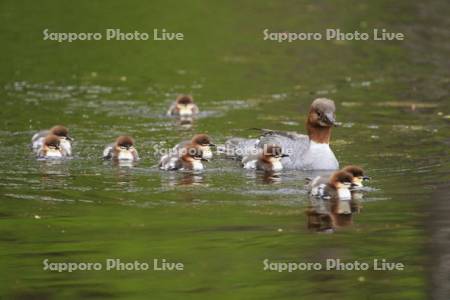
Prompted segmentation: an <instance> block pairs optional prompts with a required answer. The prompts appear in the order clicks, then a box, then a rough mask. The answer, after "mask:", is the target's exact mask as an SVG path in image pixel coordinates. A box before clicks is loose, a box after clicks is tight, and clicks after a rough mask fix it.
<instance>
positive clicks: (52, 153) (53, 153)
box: [45, 149, 62, 158]
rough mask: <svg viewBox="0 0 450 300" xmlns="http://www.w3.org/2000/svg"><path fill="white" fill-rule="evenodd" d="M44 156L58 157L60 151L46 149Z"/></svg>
mask: <svg viewBox="0 0 450 300" xmlns="http://www.w3.org/2000/svg"><path fill="white" fill-rule="evenodd" d="M45 157H47V158H60V157H62V153H61V151H60V150H56V149H48V150H47V152H46V153H45Z"/></svg>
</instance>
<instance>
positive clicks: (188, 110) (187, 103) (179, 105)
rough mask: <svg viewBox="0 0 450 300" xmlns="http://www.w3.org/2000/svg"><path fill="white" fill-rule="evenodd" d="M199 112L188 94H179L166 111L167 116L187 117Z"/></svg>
mask: <svg viewBox="0 0 450 300" xmlns="http://www.w3.org/2000/svg"><path fill="white" fill-rule="evenodd" d="M198 113H199V109H198V106H197V105H196V104H195V103H194V99H193V98H192V96H189V95H180V96H178V98H177V99H176V100H175V102H174V103H173V104H172V105H171V106H170V108H169V110H168V111H167V115H168V116H179V117H187V116H194V115H196V114H198Z"/></svg>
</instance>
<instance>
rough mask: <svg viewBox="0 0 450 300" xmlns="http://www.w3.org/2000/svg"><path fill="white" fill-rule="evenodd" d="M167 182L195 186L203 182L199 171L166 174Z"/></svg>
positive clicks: (172, 184) (173, 184)
mask: <svg viewBox="0 0 450 300" xmlns="http://www.w3.org/2000/svg"><path fill="white" fill-rule="evenodd" d="M168 183H169V185H171V186H196V185H203V184H204V177H203V174H202V173H201V172H189V171H186V172H178V173H170V174H168Z"/></svg>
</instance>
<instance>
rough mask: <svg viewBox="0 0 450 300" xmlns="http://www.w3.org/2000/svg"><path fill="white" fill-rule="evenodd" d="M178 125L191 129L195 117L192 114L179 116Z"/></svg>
mask: <svg viewBox="0 0 450 300" xmlns="http://www.w3.org/2000/svg"><path fill="white" fill-rule="evenodd" d="M177 125H178V126H180V127H181V128H183V129H191V128H192V126H193V125H194V118H193V117H192V116H178V118H177Z"/></svg>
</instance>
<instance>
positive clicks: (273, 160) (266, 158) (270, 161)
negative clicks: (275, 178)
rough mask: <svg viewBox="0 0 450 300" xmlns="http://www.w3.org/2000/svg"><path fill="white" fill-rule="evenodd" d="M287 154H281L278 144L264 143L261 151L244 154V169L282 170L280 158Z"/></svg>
mask: <svg viewBox="0 0 450 300" xmlns="http://www.w3.org/2000/svg"><path fill="white" fill-rule="evenodd" d="M287 156H289V155H287V154H283V150H282V149H281V147H280V146H278V145H264V148H263V149H261V152H260V153H259V154H258V155H257V156H256V157H255V156H250V155H249V156H246V157H245V158H244V159H243V160H242V165H243V167H244V168H245V169H257V170H262V171H267V172H277V171H281V170H283V164H282V163H281V159H282V158H283V157H287Z"/></svg>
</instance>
